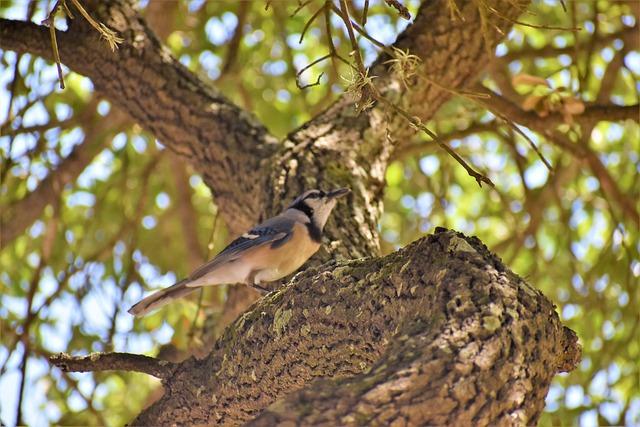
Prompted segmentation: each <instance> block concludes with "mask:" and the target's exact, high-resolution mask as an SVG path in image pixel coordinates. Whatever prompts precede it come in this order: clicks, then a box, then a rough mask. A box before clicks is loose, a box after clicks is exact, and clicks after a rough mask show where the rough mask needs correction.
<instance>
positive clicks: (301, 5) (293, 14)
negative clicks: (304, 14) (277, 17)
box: [289, 0, 313, 18]
mask: <svg viewBox="0 0 640 427" xmlns="http://www.w3.org/2000/svg"><path fill="white" fill-rule="evenodd" d="M311 2H313V0H307V1H304V2H301V3H300V4H299V5H298V7H296V10H294V11H293V13H292V14H291V15H289V18H293V17H294V16H296V15H297V14H298V12H300V11H301V10H302V9H304V8H305V6H306V5H308V4H311Z"/></svg>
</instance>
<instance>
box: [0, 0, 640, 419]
mask: <svg viewBox="0 0 640 427" xmlns="http://www.w3.org/2000/svg"><path fill="white" fill-rule="evenodd" d="M53 3H54V2H51V1H38V2H32V3H28V4H27V3H25V2H22V1H3V2H2V3H0V16H2V17H7V18H14V19H31V20H32V21H34V22H37V23H40V22H41V21H42V20H43V19H45V18H46V17H47V16H48V14H49V12H50V10H51V8H52V7H53ZM370 3H371V4H369V2H366V5H367V6H366V7H368V13H367V18H366V24H363V26H364V28H365V29H366V31H367V32H368V33H369V34H370V35H371V36H373V37H375V39H377V40H379V41H380V42H382V43H383V44H387V45H388V44H390V43H391V42H393V40H394V38H395V36H396V34H397V33H398V32H399V31H401V30H402V29H403V28H404V26H406V25H407V21H406V20H404V19H402V18H401V17H399V16H398V12H397V11H396V10H394V9H392V8H390V7H388V6H387V5H386V4H385V3H384V2H382V1H380V2H373V1H372V2H370ZM391 3H393V4H396V5H397V4H400V5H401V6H402V5H404V6H408V12H409V13H410V14H411V16H415V11H416V9H417V7H418V2H417V1H409V2H395V1H394V2H391ZM480 3H481V2H480ZM302 4H303V5H304V7H300V6H299V4H298V3H296V2H291V3H281V2H272V3H271V4H270V5H269V7H268V8H265V5H264V3H262V2H251V3H247V4H244V3H237V2H232V1H229V2H219V1H210V2H204V1H190V2H177V1H176V2H173V1H165V2H154V1H151V2H146V5H145V6H144V7H145V13H146V15H147V18H148V20H149V22H150V23H151V25H152V27H154V29H156V30H157V32H158V34H159V35H160V36H161V37H162V38H163V39H164V40H165V41H166V45H167V46H168V47H169V49H170V50H171V52H172V54H173V55H174V56H175V57H177V58H179V59H180V61H181V62H183V63H184V64H185V65H186V66H187V67H189V69H191V70H192V71H194V72H196V73H198V74H199V75H201V76H202V77H203V78H205V79H208V80H210V81H212V82H213V84H215V85H216V86H217V87H218V88H220V89H221V90H222V91H223V92H224V94H225V95H226V96H227V97H228V98H230V99H231V100H233V101H234V102H235V103H237V104H238V105H240V106H242V107H243V108H246V109H248V110H250V111H252V112H253V113H254V114H255V115H257V116H258V117H259V118H260V119H261V120H262V122H263V123H266V124H267V126H268V127H269V128H270V130H271V131H272V132H273V133H274V134H276V135H279V136H284V135H285V134H286V133H287V132H289V131H291V130H292V129H294V128H295V127H297V126H300V125H301V124H303V123H305V122H306V121H307V120H309V119H310V118H311V117H313V116H314V115H315V114H317V113H318V112H319V111H321V110H322V109H324V108H326V107H327V106H328V105H330V103H331V102H332V100H334V99H336V97H337V96H338V95H339V94H340V93H342V92H343V91H344V90H345V89H346V88H345V86H347V83H346V81H348V80H349V79H350V77H349V76H350V72H351V71H350V70H351V67H350V66H349V65H347V64H345V63H344V62H342V61H341V60H338V59H336V58H335V57H333V58H330V59H328V60H325V61H321V62H318V63H317V64H314V65H313V66H312V67H310V68H309V69H308V70H306V71H304V73H302V74H301V75H298V72H299V71H300V70H302V69H303V68H304V67H306V66H307V65H309V64H311V63H312V62H313V61H314V60H316V59H318V58H321V57H323V56H325V55H327V52H330V46H329V45H328V43H327V40H326V34H327V28H329V27H330V28H331V29H332V36H333V37H332V41H333V46H335V49H336V52H337V54H338V55H340V56H341V57H344V58H351V56H350V51H351V45H350V41H349V34H348V32H347V31H346V29H345V28H344V26H342V23H341V21H340V20H339V19H337V17H336V16H335V14H334V15H330V18H329V24H330V25H329V27H328V26H327V25H325V24H326V23H325V21H324V20H325V19H326V15H324V13H321V14H319V15H318V16H317V18H316V19H314V21H313V22H311V24H310V25H309V26H308V27H307V23H308V22H309V20H310V19H311V17H312V16H314V13H316V12H317V11H318V10H321V8H322V7H323V5H324V2H321V1H312V2H308V3H302ZM567 6H568V10H567V11H566V12H565V11H564V10H563V8H562V7H561V6H560V4H559V3H557V2H551V1H540V2H534V4H533V5H532V7H531V8H530V11H529V13H526V14H524V15H523V16H522V17H521V18H520V20H521V21H523V22H524V23H526V24H527V25H516V26H515V27H514V29H513V30H512V31H511V33H510V34H509V35H508V36H507V38H506V40H505V41H504V42H503V43H502V44H500V45H499V46H498V48H497V50H496V59H495V61H494V62H493V63H492V65H491V67H490V68H489V69H488V70H487V71H486V72H485V73H484V74H483V75H482V79H483V84H484V85H485V86H486V87H488V88H490V89H492V90H494V91H496V92H499V93H500V94H502V95H503V96H504V97H506V98H508V99H509V100H511V101H512V103H513V104H514V105H515V106H516V107H518V108H520V109H521V110H522V111H525V112H528V113H531V114H533V115H535V117H541V118H544V119H545V120H548V124H547V125H546V128H549V129H554V130H556V131H557V132H559V133H561V134H562V135H564V136H566V138H568V141H569V142H570V144H564V145H563V144H561V143H559V142H558V140H557V138H556V139H554V137H553V136H549V135H548V134H546V133H545V132H546V130H547V129H542V130H540V129H533V128H531V129H530V128H525V127H514V125H513V124H510V123H509V122H508V121H505V120H503V117H502V115H501V114H499V113H498V112H497V111H496V110H493V109H492V106H491V105H488V107H489V108H487V104H483V103H482V99H481V98H474V97H473V96H471V97H469V95H466V96H457V97H455V98H454V99H452V100H451V101H450V102H449V103H448V104H446V105H445V106H444V107H443V108H442V109H441V110H440V111H439V113H438V115H437V117H436V118H434V119H433V120H432V121H431V122H429V123H426V125H427V126H428V127H429V129H432V130H435V131H436V133H437V134H438V138H439V139H440V140H441V141H443V142H446V143H448V144H449V145H450V146H451V147H452V148H453V149H454V150H455V152H456V153H458V154H459V155H461V156H463V157H464V158H465V159H467V160H468V161H470V163H471V164H473V165H474V167H475V168H477V169H478V170H481V171H482V172H483V173H484V174H486V176H487V177H488V178H489V179H491V181H493V182H494V183H495V185H496V187H495V188H487V186H483V187H482V188H478V185H477V183H476V181H475V180H474V179H473V178H471V177H469V176H468V174H467V173H466V172H465V170H464V169H463V168H462V167H461V166H460V165H459V164H458V163H456V162H455V161H454V160H453V159H452V158H451V157H450V156H449V155H448V154H447V153H445V152H441V151H438V149H437V146H436V144H434V143H433V142H430V138H429V137H427V136H426V135H421V134H417V135H416V137H415V138H414V139H413V140H411V141H406V142H403V143H402V144H401V145H400V146H399V148H398V149H397V151H396V153H395V156H396V158H395V161H394V162H393V163H392V164H391V166H390V167H389V168H388V170H387V172H386V178H387V188H386V193H385V194H386V196H385V213H384V216H383V218H382V220H381V224H380V227H381V235H382V237H383V248H384V251H387V252H388V251H392V250H394V249H395V248H398V247H401V246H404V245H405V244H407V243H408V242H411V241H413V240H415V239H416V238H418V237H419V236H421V235H423V234H425V233H429V232H431V231H432V230H433V228H434V226H438V225H439V226H445V227H452V228H456V229H459V230H461V231H463V232H465V233H469V234H475V235H477V236H478V237H480V238H481V239H482V240H483V241H484V242H485V243H487V245H488V246H489V248H491V249H492V250H494V251H495V252H497V253H498V254H499V255H500V256H502V257H503V258H504V260H505V262H506V263H507V264H509V265H510V266H511V267H512V268H513V270H514V271H516V272H517V273H519V274H520V275H522V276H524V277H526V278H527V279H528V281H529V282H531V283H533V284H535V285H536V286H538V287H539V288H540V289H541V290H542V291H543V292H544V293H545V294H546V295H548V296H549V297H550V298H552V299H553V300H554V301H556V303H557V304H558V310H559V312H560V313H561V315H562V318H563V320H564V321H565V323H566V324H567V325H568V326H569V327H571V328H572V329H574V330H575V331H576V332H577V333H578V336H579V337H580V339H581V342H582V344H583V346H584V357H583V362H582V364H581V366H580V369H578V370H576V371H575V372H572V373H571V374H568V375H565V376H562V377H560V378H558V380H557V381H556V383H555V384H554V385H553V386H552V388H551V390H550V392H549V395H548V398H547V412H546V413H545V415H544V416H543V420H542V424H543V425H565V424H575V423H579V424H581V425H596V424H625V423H627V424H634V423H638V422H640V383H639V381H640V380H639V378H640V371H639V366H638V363H637V361H638V360H640V341H639V340H638V336H640V332H639V325H640V316H639V315H638V310H637V307H638V304H639V303H640V301H638V297H639V295H640V292H639V289H638V286H639V284H640V279H639V277H640V254H639V253H640V235H639V230H638V223H637V221H636V220H634V218H633V215H632V212H631V211H633V210H635V212H636V215H637V212H638V210H640V204H639V203H638V200H640V159H639V158H638V153H640V129H639V127H638V122H637V115H636V117H635V120H619V119H615V120H614V119H611V118H610V117H609V116H608V115H607V114H606V113H603V114H601V115H600V116H598V117H597V119H595V120H591V121H589V120H583V117H585V116H584V115H583V112H582V111H581V110H584V112H585V114H586V113H587V112H588V111H589V109H590V108H591V107H592V106H593V105H594V104H595V105H607V106H611V107H612V108H615V107H616V106H621V105H637V104H638V100H639V98H640V96H639V95H638V93H639V91H640V83H638V81H639V80H640V79H639V74H640V50H639V46H638V37H637V26H638V23H637V20H638V18H639V17H638V13H639V11H638V10H637V6H635V5H634V4H633V3H632V2H618V1H615V2H614V1H603V0H598V1H597V2H592V1H586V0H585V1H579V2H571V3H568V5H567ZM350 7H351V8H352V10H353V11H355V15H354V16H355V18H356V20H357V21H358V22H359V23H362V22H363V21H364V19H363V18H364V16H363V12H364V8H365V2H363V1H355V2H353V4H350ZM294 13H295V14H294ZM489 13H491V12H490V11H489ZM292 14H294V15H293V16H291V15H292ZM451 19H457V18H456V14H455V13H453V12H452V18H451ZM61 21H63V19H61V18H58V19H57V20H56V25H58V26H60V27H61V28H62V27H64V25H65V24H64V22H61ZM541 26H542V27H541ZM551 26H553V27H562V28H565V29H564V30H553V29H549V27H551ZM573 28H580V29H581V30H580V31H574V30H572V29H573ZM302 35H304V37H302ZM300 40H302V41H301V42H300ZM358 43H359V45H360V47H361V53H362V55H363V59H364V62H365V64H369V63H371V62H372V61H373V59H374V58H375V57H376V55H377V53H378V51H379V50H380V49H379V47H378V46H376V45H375V44H374V43H371V42H370V41H368V40H367V39H366V38H365V37H363V36H358ZM404 55H405V56H407V57H408V58H410V52H408V53H404ZM61 59H62V62H63V63H64V58H61ZM0 64H1V67H2V70H3V71H2V73H0V100H1V101H2V102H0V115H2V116H0V117H2V120H3V123H2V125H1V126H2V127H1V131H0V155H1V156H2V169H1V170H0V176H1V178H2V185H1V187H0V208H1V209H2V211H7V212H12V211H15V210H18V209H19V208H20V206H21V202H22V201H23V200H24V199H25V197H26V196H27V195H28V194H30V193H31V192H34V191H38V189H39V187H40V186H41V185H42V184H43V183H44V182H45V180H46V178H47V177H48V176H52V175H55V174H57V173H60V170H62V168H64V167H65V164H68V163H69V162H71V161H73V158H74V157H73V156H72V153H74V152H77V150H79V149H81V148H83V149H84V148H86V147H89V149H88V150H87V152H86V154H85V155H86V156H87V160H86V163H87V164H86V165H82V166H83V167H82V169H83V171H82V173H81V174H80V175H79V176H78V177H77V178H74V179H72V180H71V182H68V183H66V184H65V185H61V186H58V187H56V186H54V187H53V190H52V191H53V193H54V194H53V197H52V198H51V202H50V203H48V206H47V208H46V209H44V211H43V213H42V215H40V217H39V218H38V219H37V220H36V221H35V222H34V223H33V224H32V225H30V226H29V227H28V229H27V230H25V232H23V233H21V234H20V236H19V237H17V238H16V239H15V240H13V241H11V242H10V243H9V244H8V245H6V246H3V247H2V250H1V251H0V298H1V300H0V301H1V304H0V333H1V337H0V376H1V378H0V389H2V390H3V391H4V390H7V391H8V393H6V392H5V395H4V396H5V397H4V398H3V399H2V401H0V417H1V419H2V422H3V423H8V424H13V423H15V422H16V420H21V422H24V423H27V424H30V425H36V424H48V423H58V424H74V425H96V424H101V425H122V424H124V423H126V422H127V421H129V420H130V419H131V418H132V416H133V415H135V414H136V413H138V412H139V410H140V409H141V407H142V406H144V405H146V404H148V403H149V401H150V400H152V399H153V396H154V395H157V393H158V384H157V382H156V381H154V380H151V379H149V378H147V377H145V376H143V375H139V374H127V373H117V372H109V373H96V374H66V373H63V372H60V371H59V370H56V369H51V368H50V367H49V365H48V364H47V362H46V357H47V356H48V355H49V354H51V353H54V352H59V351H65V352H70V353H78V354H85V353H88V352H90V351H108V350H117V351H130V352H138V353H155V352H157V351H161V352H167V353H168V352H170V351H177V352H181V351H182V352H184V351H187V350H189V349H192V348H194V347H197V346H199V345H200V342H201V341H202V340H204V338H203V337H204V334H205V332H203V331H206V330H207V329H214V330H215V331H218V332H219V331H220V329H221V326H222V323H221V322H222V318H223V317H224V316H223V314H224V310H225V298H226V297H227V293H226V292H227V290H226V289H215V290H207V291H206V292H205V294H204V297H203V298H202V301H201V307H200V305H199V298H198V296H197V295H196V296H195V297H193V298H191V299H188V300H185V301H184V302H180V303H176V304H172V305H170V306H169V307H167V308H165V309H163V310H161V311H160V312H157V313H155V314H152V315H150V316H148V317H145V318H143V319H141V320H136V321H134V320H133V319H132V317H131V316H130V315H128V314H127V313H126V309H127V308H128V307H129V306H130V305H131V304H132V303H133V302H135V301H136V300H137V299H139V297H140V296H141V295H142V293H143V292H145V291H147V290H150V289H155V288H159V287H163V286H166V285H168V284H171V283H172V282H173V281H174V280H175V279H176V277H182V276H184V275H186V274H188V273H189V271H190V270H191V269H192V268H193V267H194V266H196V265H198V263H200V262H202V261H203V260H205V259H207V258H208V257H210V256H211V255H212V254H214V253H216V252H217V251H219V250H220V249H221V248H222V246H223V245H224V244H225V243H226V242H228V241H229V238H230V237H232V236H227V232H226V230H225V226H224V224H223V223H222V221H218V220H217V219H216V218H217V217H216V213H217V209H216V206H215V204H214V202H215V201H213V200H212V198H211V195H210V193H209V191H208V189H207V188H206V186H205V185H204V184H203V183H202V180H201V179H200V178H199V177H198V176H197V175H194V174H193V173H192V171H191V170H190V169H189V168H188V167H186V166H184V165H183V164H182V163H181V162H180V160H179V159H177V158H176V157H175V155H174V154H173V153H170V152H168V150H166V149H164V147H163V146H162V145H161V141H159V142H158V141H155V140H154V138H153V136H151V135H148V134H146V133H145V132H143V131H142V130H141V129H140V128H139V127H138V126H137V125H135V124H133V123H130V122H129V121H128V119H127V118H126V117H122V115H121V114H119V112H117V111H116V110H115V109H114V108H112V107H111V106H110V105H109V103H108V102H107V101H105V100H100V99H99V98H98V95H97V94H96V93H95V91H94V88H93V86H92V84H91V82H90V81H89V80H88V79H86V78H84V77H81V76H79V75H77V74H75V73H73V72H70V71H69V70H68V69H66V68H64V67H63V72H64V74H65V83H66V86H67V87H66V89H65V90H62V91H61V90H58V89H57V85H58V76H57V71H56V68H55V65H53V64H49V63H47V62H45V61H43V60H42V59H39V58H37V57H34V56H32V55H27V54H25V55H20V56H19V55H16V54H15V53H13V52H8V51H6V52H2V55H1V57H0ZM527 76H528V77H527ZM318 78H319V80H318ZM345 79H346V80H345ZM316 81H318V82H319V84H318V85H314V86H312V87H309V88H307V89H304V90H301V89H299V86H304V85H309V84H313V83H315V82H316ZM436 85H437V82H434V86H436ZM567 105H571V107H567ZM490 110H491V111H493V112H491V111H490ZM554 113H557V114H555V115H554ZM506 118H507V119H510V117H509V115H508V114H507V115H506ZM511 119H512V120H513V121H516V122H517V120H516V119H515V118H511ZM525 136H526V137H527V138H529V139H530V140H531V141H527V140H526V139H525ZM531 143H534V144H535V145H536V146H537V147H538V148H539V151H540V153H541V155H542V156H544V158H545V159H547V160H548V162H549V163H550V165H551V166H552V171H549V170H548V169H547V168H546V167H545V165H544V162H543V160H542V159H541V157H540V155H539V154H538V153H536V152H535V150H533V149H532V145H531ZM576 147H582V148H581V149H577V148H576ZM589 153H591V155H593V156H595V158H596V162H595V163H594V161H593V160H591V161H588V160H586V157H585V156H588V155H589ZM597 162H600V163H601V164H602V166H603V169H600V168H598V167H597V164H598V163H597ZM594 165H595V166H594ZM603 170H604V172H603ZM607 177H608V178H607ZM612 185H613V186H615V187H617V190H618V191H613V190H612V189H611V186H612ZM629 206H630V207H631V208H629ZM205 322H206V323H205ZM7 396H8V397H7ZM18 402H21V403H22V411H21V413H22V415H21V416H19V415H18V411H17V410H16V408H17V405H18Z"/></svg>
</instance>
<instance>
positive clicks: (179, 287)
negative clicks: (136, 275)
mask: <svg viewBox="0 0 640 427" xmlns="http://www.w3.org/2000/svg"><path fill="white" fill-rule="evenodd" d="M187 283H188V281H187V280H182V281H180V282H178V283H176V284H175V285H172V286H169V287H168V288H166V289H163V290H161V291H158V292H155V293H153V294H151V295H149V296H148V297H146V298H144V299H143V300H142V301H139V302H138V303H137V304H135V305H134V306H133V307H131V308H130V309H129V313H131V314H133V315H134V316H144V315H145V314H147V313H149V312H150V311H152V310H155V309H156V308H160V307H162V306H163V305H165V304H168V303H169V302H171V301H173V300H176V299H178V298H182V297H183V296H185V295H187V294H190V293H191V292H193V291H195V290H196V289H198V288H197V287H187Z"/></svg>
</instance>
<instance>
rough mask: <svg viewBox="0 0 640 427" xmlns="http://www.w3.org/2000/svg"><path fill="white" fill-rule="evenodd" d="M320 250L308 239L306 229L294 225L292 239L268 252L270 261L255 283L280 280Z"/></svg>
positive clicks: (318, 246) (316, 244)
mask: <svg viewBox="0 0 640 427" xmlns="http://www.w3.org/2000/svg"><path fill="white" fill-rule="evenodd" d="M319 248H320V243H318V242H315V241H313V240H312V239H311V238H310V237H309V232H308V230H307V227H306V226H305V225H303V224H300V223H296V224H295V225H294V232H293V237H292V238H291V239H290V240H289V241H288V242H287V243H285V244H284V245H282V246H281V247H279V248H276V249H273V250H271V251H269V252H270V254H269V255H270V258H271V259H270V260H269V262H268V263H265V264H266V265H265V268H264V270H262V271H261V272H260V273H259V274H258V275H256V282H258V281H259V282H271V281H273V280H278V279H281V278H283V277H285V276H287V275H289V274H291V273H293V272H294V271H296V270H297V269H298V268H300V267H301V266H302V264H304V263H305V262H306V261H307V260H308V259H309V258H311V256H312V255H313V254H315V253H316V252H317V251H318V249H319Z"/></svg>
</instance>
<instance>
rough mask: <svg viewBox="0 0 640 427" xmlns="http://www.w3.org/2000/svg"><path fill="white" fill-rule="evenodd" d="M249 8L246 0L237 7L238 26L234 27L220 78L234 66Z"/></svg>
mask: <svg viewBox="0 0 640 427" xmlns="http://www.w3.org/2000/svg"><path fill="white" fill-rule="evenodd" d="M249 6H250V2H249V1H248V0H246V1H241V2H240V4H239V5H238V11H237V13H236V16H237V18H238V24H237V25H236V28H235V30H234V32H233V36H232V37H231V41H229V47H228V48H227V56H226V58H225V61H224V65H223V66H222V71H221V72H220V75H221V76H223V75H225V74H227V73H228V72H229V71H231V69H232V68H233V66H234V65H235V62H236V58H237V57H238V51H239V50H240V42H241V41H242V36H243V35H244V26H245V25H244V24H245V21H246V20H247V14H248V13H249Z"/></svg>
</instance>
